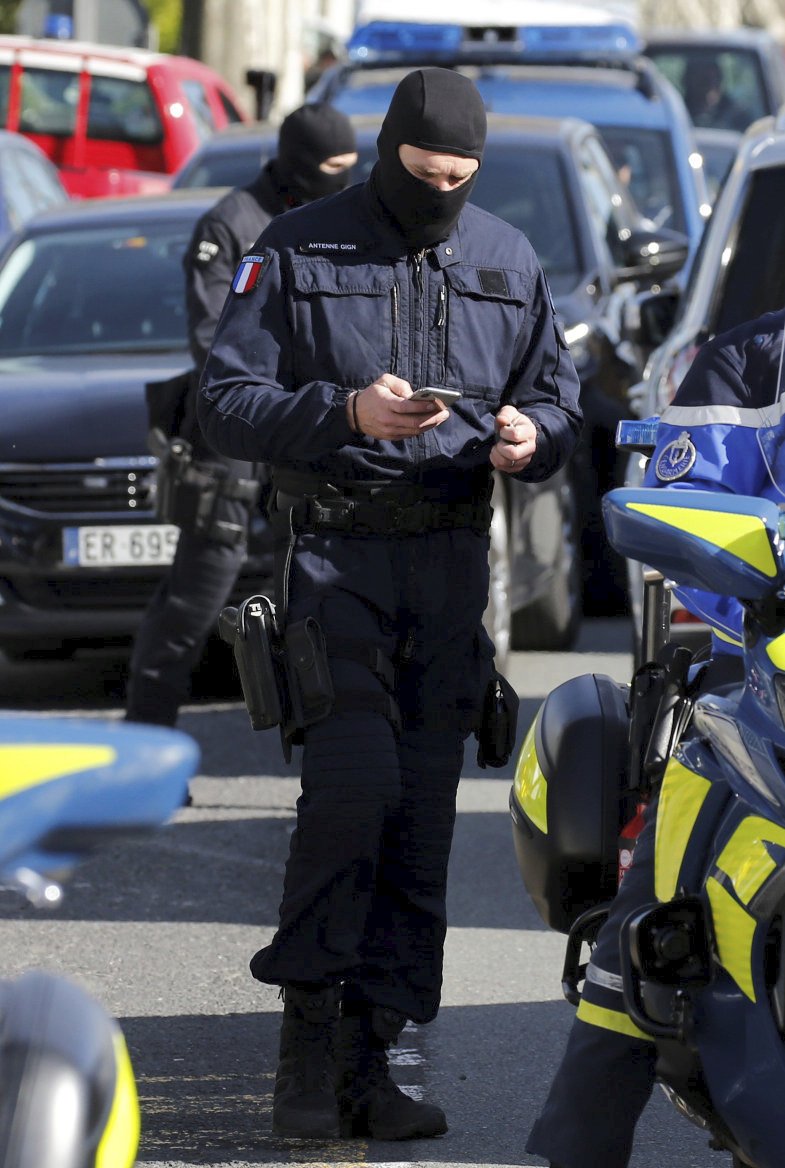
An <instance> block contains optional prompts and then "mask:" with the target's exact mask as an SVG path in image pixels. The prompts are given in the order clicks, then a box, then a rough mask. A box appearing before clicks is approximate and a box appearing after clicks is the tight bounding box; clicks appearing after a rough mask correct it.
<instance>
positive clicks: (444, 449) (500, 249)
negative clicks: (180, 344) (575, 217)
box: [199, 184, 581, 490]
mask: <svg viewBox="0 0 785 1168" xmlns="http://www.w3.org/2000/svg"><path fill="white" fill-rule="evenodd" d="M253 254H254V255H255V256H256V266H253V261H248V262H249V264H250V265H251V266H249V267H246V266H245V264H244V263H243V264H241V265H240V269H239V270H238V276H239V275H240V273H244V275H246V276H247V275H248V274H249V273H250V283H251V285H252V286H251V287H250V289H249V290H247V291H244V292H237V291H233V292H231V293H230V295H229V298H228V300H227V303H226V306H225V308H224V311H223V314H222V317H221V320H220V322H219V324H218V328H217V330H216V333H215V337H214V340H213V345H212V348H211V350H210V354H209V357H208V360H207V363H206V366H205V370H204V374H203V378H202V388H201V393H200V401H199V421H200V425H201V426H202V429H203V431H204V433H205V436H206V438H207V440H208V442H209V443H210V444H211V445H212V446H213V447H214V448H215V449H216V450H219V451H221V452H223V453H225V454H229V455H231V456H232V457H234V458H240V459H247V460H251V461H262V462H267V463H270V464H273V465H277V466H285V467H288V468H293V469H297V470H310V471H316V472H317V473H320V474H323V475H324V476H325V477H327V478H329V479H330V480H331V481H334V482H345V481H351V480H353V479H355V480H356V479H363V480H368V479H407V480H411V481H422V479H423V478H425V479H428V478H429V477H431V473H432V474H433V476H435V477H438V479H439V480H440V481H441V482H444V481H445V479H446V480H449V478H450V476H451V475H453V474H457V475H458V476H460V477H465V473H466V471H468V470H472V469H474V468H477V467H480V466H485V465H488V468H489V470H490V466H489V463H488V459H489V454H490V449H491V445H492V442H493V440H494V435H495V431H494V415H495V414H496V413H497V412H498V410H499V408H500V407H501V406H502V405H503V404H505V403H507V402H511V403H513V404H514V405H515V406H517V407H518V408H519V409H520V410H521V411H522V412H524V413H526V414H527V415H528V416H529V417H530V418H531V419H532V420H533V421H534V422H535V423H536V424H537V426H538V427H539V430H540V434H539V436H538V442H537V451H536V454H535V457H534V458H533V459H532V462H531V464H530V466H529V467H528V468H527V470H525V471H523V472H521V474H520V475H519V476H518V477H520V478H523V479H528V480H534V481H537V480H541V479H544V478H547V477H548V476H549V475H551V474H553V473H554V471H556V470H557V469H558V468H559V467H561V466H562V465H563V464H564V463H565V462H566V460H567V459H568V457H569V455H570V454H571V452H572V450H573V448H574V446H575V443H576V440H577V437H578V434H579V431H580V424H581V412H580V407H579V404H578V392H579V386H578V378H577V375H576V373H575V368H574V366H573V364H572V360H571V358H570V354H569V352H568V349H567V345H566V342H565V340H564V333H563V330H562V328H561V326H560V324H558V323H557V319H556V314H555V310H554V308H553V303H552V300H551V297H550V293H549V290H548V287H547V284H546V281H545V277H544V275H543V272H542V269H541V268H540V265H539V263H538V261H537V257H536V255H535V253H534V251H533V249H532V247H531V245H530V244H529V242H528V240H527V239H526V237H525V236H524V235H523V234H521V232H519V231H518V230H517V229H515V228H513V227H511V226H510V225H509V224H507V223H505V222H504V221H503V220H501V219H498V218H496V216H493V215H489V214H488V213H487V212H485V211H482V210H480V209H479V208H478V207H475V206H472V205H471V204H467V205H466V207H465V208H464V210H463V212H462V213H461V217H460V220H459V222H458V225H457V227H456V229H455V230H454V231H453V233H452V234H451V235H450V237H449V238H448V239H447V240H445V241H444V242H443V243H440V244H438V245H437V246H436V247H435V248H433V249H430V250H428V251H427V252H425V253H424V254H421V255H420V256H419V257H417V256H415V255H414V254H413V253H411V252H407V251H406V250H405V247H404V245H403V244H402V243H401V240H400V237H399V236H398V235H397V233H395V231H394V230H393V229H392V227H391V226H390V225H389V224H388V223H387V222H386V221H385V220H384V218H383V216H382V215H381V213H380V209H379V208H378V205H377V204H376V203H375V200H374V199H373V196H372V195H371V193H370V190H369V187H368V186H367V184H366V185H357V186H353V187H350V188H349V189H348V190H346V191H343V192H341V193H340V194H338V195H334V196H331V197H330V198H329V199H322V200H319V201H317V202H315V203H311V204H310V205H308V206H306V207H302V208H299V209H297V210H294V211H290V212H288V213H287V214H286V215H283V216H280V217H279V218H278V219H275V220H273V222H272V223H271V224H270V225H269V227H267V228H266V229H265V231H264V232H263V233H262V235H261V236H260V238H259V240H258V242H257V244H256V245H255V247H254V249H253ZM237 281H238V278H237V277H236V279H235V284H237ZM383 373H394V374H396V375H397V376H399V377H402V378H405V379H406V380H408V381H409V382H410V384H411V386H412V388H413V389H417V388H419V387H421V386H425V385H435V386H440V385H441V386H447V387H451V388H458V389H460V390H461V391H462V392H463V398H462V400H461V401H460V402H459V403H458V404H457V405H455V406H454V407H453V409H452V411H451V414H450V417H449V419H448V420H447V421H446V422H444V423H443V424H442V425H440V426H437V427H435V428H434V429H433V430H431V431H429V432H428V433H426V434H422V435H418V436H417V437H415V438H411V439H407V440H405V441H398V442H391V441H380V440H376V439H373V438H368V437H364V436H358V435H355V434H353V433H352V431H351V429H350V427H349V424H348V421H347V418H346V409H345V403H346V399H347V397H348V395H349V394H350V393H351V391H352V390H354V389H363V388H364V387H365V386H367V385H370V384H371V383H372V382H373V381H374V380H375V379H376V378H377V377H379V376H380V375H381V374H383ZM447 489H448V490H449V486H448V487H447Z"/></svg>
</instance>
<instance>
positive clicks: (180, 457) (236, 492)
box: [149, 427, 260, 547]
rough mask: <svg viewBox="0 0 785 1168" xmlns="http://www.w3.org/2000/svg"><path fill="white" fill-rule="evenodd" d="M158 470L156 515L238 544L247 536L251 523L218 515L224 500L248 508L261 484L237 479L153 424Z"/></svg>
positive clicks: (197, 532)
mask: <svg viewBox="0 0 785 1168" xmlns="http://www.w3.org/2000/svg"><path fill="white" fill-rule="evenodd" d="M149 446H150V450H151V452H152V453H153V454H154V455H155V456H156V458H157V459H158V466H157V469H156V507H155V509H156V515H157V517H158V519H159V521H160V522H161V523H173V524H175V525H176V526H177V527H179V528H180V530H181V531H187V532H189V533H191V534H193V535H201V536H203V537H204V538H205V539H211V540H213V541H215V542H216V543H223V544H227V545H228V546H230V547H235V546H236V545H237V544H239V543H242V542H243V541H244V540H245V539H246V537H247V534H248V524H247V522H245V523H230V522H228V521H227V520H226V519H222V518H221V517H220V515H218V514H217V506H218V503H219V501H220V500H221V499H237V500H243V501H245V502H246V503H247V504H248V508H249V510H250V507H251V506H253V504H254V503H255V502H256V501H257V500H258V498H259V492H260V485H259V483H257V482H254V481H253V480H252V479H238V478H235V477H234V476H232V475H231V474H230V473H229V471H228V468H227V467H225V466H222V465H221V464H220V463H211V462H199V461H197V460H196V459H194V456H193V447H192V446H191V444H190V442H186V440H185V439H184V438H167V437H166V435H165V434H164V432H163V430H161V429H159V428H158V427H154V428H153V429H152V430H151V431H150V434H149Z"/></svg>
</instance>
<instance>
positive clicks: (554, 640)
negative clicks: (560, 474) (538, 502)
mask: <svg viewBox="0 0 785 1168" xmlns="http://www.w3.org/2000/svg"><path fill="white" fill-rule="evenodd" d="M559 505H560V511H561V540H560V541H559V545H558V552H557V556H556V559H555V561H554V564H553V569H554V575H553V581H552V584H551V587H550V588H549V589H548V590H547V592H546V593H545V594H544V595H543V596H540V597H538V599H537V600H535V601H534V602H533V603H532V604H529V605H527V606H526V608H522V609H519V610H518V611H517V612H516V613H514V614H513V617H512V622H511V636H510V645H511V648H513V649H530V650H531V649H533V650H552V651H557V650H564V649H570V648H571V647H572V646H573V645H574V644H575V639H576V637H577V635H578V629H579V627H580V623H581V618H582V616H583V608H582V604H581V596H582V591H583V563H582V556H581V546H580V539H579V535H578V508H577V504H576V500H575V489H574V487H573V485H572V483H571V482H570V481H569V480H568V479H567V478H566V477H565V481H564V483H563V484H562V487H561V489H560V491H559Z"/></svg>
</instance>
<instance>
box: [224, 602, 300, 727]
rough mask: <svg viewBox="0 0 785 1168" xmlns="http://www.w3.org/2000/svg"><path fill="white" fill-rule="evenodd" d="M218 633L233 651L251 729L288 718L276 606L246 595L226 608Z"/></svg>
mask: <svg viewBox="0 0 785 1168" xmlns="http://www.w3.org/2000/svg"><path fill="white" fill-rule="evenodd" d="M218 632H219V635H220V637H221V640H223V641H226V643H227V644H228V645H231V646H232V647H233V650H234V659H235V662H236V664H237V672H238V673H239V675H240V684H241V685H242V688H243V697H244V698H245V705H246V707H247V709H248V714H249V716H250V719H251V725H252V727H253V728H254V730H269V729H271V728H272V727H273V726H282V725H283V724H285V723H287V722H288V721H289V718H290V715H289V694H288V688H287V677H286V669H285V665H284V644H283V639H282V637H281V634H280V631H279V629H278V622H277V620H276V617H275V605H274V604H273V603H272V601H271V600H268V598H267V597H266V596H249V597H248V599H247V600H244V601H243V602H242V604H241V605H240V607H239V608H225V609H223V611H222V612H221V614H220V616H219V618H218Z"/></svg>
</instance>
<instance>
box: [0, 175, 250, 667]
mask: <svg viewBox="0 0 785 1168" xmlns="http://www.w3.org/2000/svg"><path fill="white" fill-rule="evenodd" d="M214 199H215V192H210V193H209V194H205V193H204V192H201V193H194V192H191V191H187V192H181V193H179V194H177V195H171V194H170V195H166V196H161V197H155V198H137V199H128V200H125V199H105V200H104V199H100V200H84V201H82V200H80V201H78V202H77V201H75V202H73V203H70V204H66V205H65V206H64V207H63V208H62V209H59V210H56V211H50V212H46V213H44V214H43V215H41V216H39V217H37V218H36V219H34V220H32V221H31V222H30V223H29V224H28V225H27V226H26V227H25V228H24V230H23V231H21V232H20V233H18V234H17V235H16V236H15V237H14V238H13V239H12V240H11V241H10V243H9V244H8V245H7V247H6V249H5V250H4V252H3V253H2V256H0V415H1V416H2V419H3V422H2V426H0V649H2V650H3V651H4V652H6V653H7V654H11V655H16V656H18V655H20V654H27V653H30V652H32V651H43V650H46V651H49V652H56V653H59V654H64V655H65V654H68V653H69V652H71V651H73V650H74V649H75V648H79V647H85V646H90V645H96V644H100V645H104V646H105V645H106V644H108V643H111V644H116V645H117V646H118V647H120V646H122V645H127V643H128V642H129V640H130V638H131V636H132V634H133V632H134V630H135V628H136V626H137V623H138V621H139V619H140V617H141V614H142V612H143V610H144V608H145V606H146V605H147V603H148V601H149V599H150V597H151V595H152V592H153V589H154V588H155V587H156V586H157V584H158V582H159V580H160V579H161V575H162V573H163V572H164V570H165V567H166V565H167V563H168V562H169V561H170V559H171V557H172V554H173V551H174V548H175V546H176V540H177V535H178V532H177V529H176V528H172V527H168V526H163V525H161V524H159V523H157V521H156V516H155V510H154V503H155V467H156V460H155V458H154V457H153V456H152V455H151V454H150V452H149V450H148V445H147V429H148V426H147V411H146V405H145V396H144V387H145V385H146V383H148V382H150V381H157V380H163V379H166V378H167V377H170V376H173V375H174V374H176V373H178V372H180V371H183V370H185V369H187V368H188V367H189V365H190V357H189V353H188V348H187V341H186V315H185V289H184V278H183V270H182V255H183V251H184V249H185V247H186V246H187V244H188V241H189V239H190V236H191V232H192V230H193V227H194V224H195V222H196V219H197V218H198V216H199V215H201V214H203V213H204V211H205V210H206V209H207V208H208V207H209V206H210V205H211V204H212V203H213V202H214ZM267 531H268V529H267V525H266V523H265V521H264V520H263V518H262V516H261V515H259V516H258V517H257V519H256V521H255V523H254V531H253V535H252V541H251V555H250V557H249V559H248V561H247V562H246V565H245V569H244V574H243V578H242V579H241V581H240V583H239V585H238V590H237V595H238V596H241V595H247V594H248V592H249V591H251V590H254V591H255V590H256V589H257V588H258V587H260V586H264V587H267V586H269V570H270V556H269V544H268V539H267Z"/></svg>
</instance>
